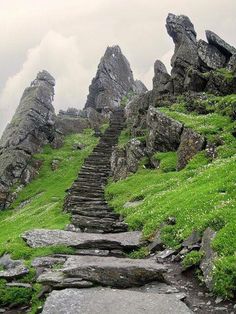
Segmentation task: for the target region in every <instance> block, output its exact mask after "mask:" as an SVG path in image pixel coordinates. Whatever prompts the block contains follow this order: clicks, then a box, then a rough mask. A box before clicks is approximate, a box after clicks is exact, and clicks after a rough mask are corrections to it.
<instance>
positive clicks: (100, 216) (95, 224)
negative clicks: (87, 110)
mask: <svg viewBox="0 0 236 314" xmlns="http://www.w3.org/2000/svg"><path fill="white" fill-rule="evenodd" d="M123 124H124V114H123V111H122V110H117V111H116V112H115V113H114V114H113V117H112V118H111V122H110V126H109V128H108V129H107V130H106V131H105V133H104V134H103V135H102V137H101V139H100V142H99V144H98V145H97V146H96V147H95V148H94V150H93V152H92V154H91V155H90V156H89V157H88V158H87V159H86V160H85V162H84V165H83V167H82V168H81V171H80V174H79V177H78V179H77V180H76V181H75V182H74V184H73V185H72V187H71V188H70V189H69V191H68V196H67V198H66V202H65V209H66V211H69V212H71V213H72V225H73V226H74V228H76V229H78V228H79V230H80V231H82V232H89V233H91V232H95V233H110V232H112V233H114V232H125V231H127V225H126V224H125V223H124V222H123V220H122V219H121V218H120V216H119V215H118V214H116V213H114V212H113V210H112V208H110V206H109V205H108V204H107V202H106V200H105V196H104V187H105V185H106V183H107V180H108V177H109V175H110V171H111V164H110V158H111V154H112V150H113V147H114V145H116V144H117V142H118V138H119V135H120V132H121V130H122V128H123Z"/></svg>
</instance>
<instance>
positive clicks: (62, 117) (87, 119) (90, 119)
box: [56, 108, 105, 135]
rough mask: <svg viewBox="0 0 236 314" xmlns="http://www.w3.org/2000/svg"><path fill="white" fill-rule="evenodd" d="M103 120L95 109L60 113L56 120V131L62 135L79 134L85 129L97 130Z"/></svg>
mask: <svg viewBox="0 0 236 314" xmlns="http://www.w3.org/2000/svg"><path fill="white" fill-rule="evenodd" d="M104 122H105V118H104V117H103V116H102V115H101V114H100V113H99V112H98V111H96V110H95V109H93V108H87V109H86V110H77V109H74V108H69V109H68V110H67V111H62V110H61V111H60V112H59V114H58V116H57V118H56V129H57V131H59V132H60V133H61V134H63V135H68V134H73V133H81V132H83V130H85V129H87V128H92V129H94V130H97V129H99V127H100V126H101V125H102V123H104Z"/></svg>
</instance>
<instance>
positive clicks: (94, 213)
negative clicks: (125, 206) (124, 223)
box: [70, 208, 120, 219]
mask: <svg viewBox="0 0 236 314" xmlns="http://www.w3.org/2000/svg"><path fill="white" fill-rule="evenodd" d="M70 212H71V213H72V214H78V215H81V216H90V217H97V218H112V219H120V215H118V214H116V213H114V212H111V211H110V212H109V211H106V210H103V211H101V210H82V209H78V208H77V209H75V208H72V209H71V210H70Z"/></svg>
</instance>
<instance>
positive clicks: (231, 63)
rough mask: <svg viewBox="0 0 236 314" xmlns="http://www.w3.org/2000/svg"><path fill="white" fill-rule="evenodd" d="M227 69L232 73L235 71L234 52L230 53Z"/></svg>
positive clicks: (235, 56) (235, 55) (235, 60)
mask: <svg viewBox="0 0 236 314" xmlns="http://www.w3.org/2000/svg"><path fill="white" fill-rule="evenodd" d="M227 70H229V71H232V72H233V73H236V53H235V54H234V55H232V57H231V58H230V59H229V63H228V65H227Z"/></svg>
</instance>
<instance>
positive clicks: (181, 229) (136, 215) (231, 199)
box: [107, 98, 236, 297]
mask: <svg viewBox="0 0 236 314" xmlns="http://www.w3.org/2000/svg"><path fill="white" fill-rule="evenodd" d="M218 101H220V102H221V103H222V99H220V98H218ZM204 104H205V105H209V104H206V103H204ZM209 106H210V105H209ZM211 109H212V110H211V113H208V114H205V115H198V114H197V113H196V112H189V111H188V110H187V109H186V107H184V105H183V104H175V105H174V106H173V107H171V108H168V109H167V108H163V109H162V111H163V112H165V113H166V114H167V115H169V116H171V117H173V118H174V119H176V120H179V121H181V122H182V123H184V124H185V125H186V126H189V127H192V128H193V129H195V130H196V131H198V132H200V133H202V134H204V135H205V136H206V137H207V138H208V140H210V141H212V142H215V143H218V145H220V146H219V147H218V157H217V158H216V159H215V160H213V161H212V162H211V161H210V160H208V158H207V156H206V155H205V153H204V152H200V153H199V154H197V155H196V156H195V157H194V158H193V159H192V160H191V161H190V163H189V164H188V166H187V167H186V168H185V169H184V170H182V171H179V172H176V171H175V165H176V153H173V152H167V153H157V154H156V158H157V159H159V160H160V161H161V163H160V169H156V170H150V169H145V168H143V166H142V167H140V169H139V171H138V172H137V173H136V174H134V175H131V176H130V177H128V178H127V179H125V180H122V181H119V182H116V183H111V184H110V185H109V186H108V188H107V197H108V199H109V200H110V203H111V205H113V206H114V207H115V209H116V211H118V212H120V213H121V214H123V215H124V216H125V217H126V221H127V222H128V223H129V225H130V228H131V229H140V230H143V234H144V236H145V237H147V238H151V237H152V235H153V234H154V233H155V231H156V230H157V228H158V227H159V226H160V224H161V223H162V222H164V221H165V220H166V219H167V218H168V217H175V218H176V224H175V225H166V226H165V227H164V228H163V232H162V238H163V241H164V242H165V244H166V245H167V246H169V247H178V245H179V244H180V243H181V241H182V240H184V239H185V238H186V237H187V236H188V235H190V234H191V232H192V231H193V230H194V229H196V230H200V231H201V232H203V231H204V230H205V229H206V228H207V227H208V226H210V227H211V228H213V229H215V230H217V231H218V233H217V236H216V238H215V240H214V242H213V248H214V250H215V251H216V252H217V253H218V255H219V259H218V261H217V262H216V265H215V266H216V267H215V270H214V281H215V285H214V292H215V293H216V294H219V295H222V296H224V297H232V296H233V293H234V292H235V290H236V255H235V252H236V190H235V188H236V183H235V178H236V167H235V161H236V139H235V137H234V136H233V135H232V133H234V128H235V122H233V121H232V120H231V118H230V117H229V116H228V115H223V114H225V113H224V112H221V111H220V110H217V106H216V105H214V104H211ZM213 109H215V110H213ZM136 199H143V203H142V204H140V205H139V206H137V207H129V208H125V207H124V204H125V203H126V202H128V201H132V200H136Z"/></svg>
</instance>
